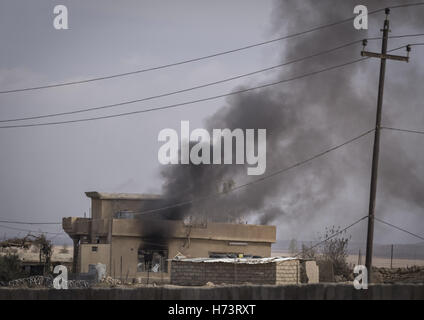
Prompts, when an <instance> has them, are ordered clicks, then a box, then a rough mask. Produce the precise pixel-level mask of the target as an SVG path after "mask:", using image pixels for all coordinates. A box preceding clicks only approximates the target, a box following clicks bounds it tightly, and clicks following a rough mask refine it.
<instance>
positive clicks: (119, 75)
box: [0, 2, 424, 94]
mask: <svg viewBox="0 0 424 320" xmlns="http://www.w3.org/2000/svg"><path fill="white" fill-rule="evenodd" d="M421 5H424V2H416V3H409V4H404V5H398V6H392V7H388V8H391V9H396V8H407V7H415V6H421ZM385 9H386V7H385V8H380V9H377V10H374V11H370V12H369V13H368V14H369V15H373V14H376V13H379V12H382V11H384V10H385ZM354 19H355V17H350V18H347V19H343V20H340V21H337V22H333V23H329V24H326V25H322V26H318V27H314V28H311V29H308V30H305V31H301V32H297V33H293V34H290V35H286V36H282V37H279V38H275V39H271V40H267V41H262V42H258V43H254V44H250V45H247V46H243V47H239V48H235V49H231V50H227V51H222V52H217V53H214V54H210V55H206V56H202V57H197V58H193V59H188V60H182V61H179V62H175V63H168V64H164V65H160V66H156V67H150V68H145V69H140V70H135V71H130V72H124V73H118V74H113V75H107V76H101V77H94V78H90V79H84V80H78V81H68V82H61V83H55V84H50V85H43V86H34V87H27V88H19V89H10V90H3V91H0V94H7V93H16V92H23V91H34V90H41V89H48V88H56V87H64V86H70V85H76V84H82V83H89V82H94V81H101V80H107V79H113V78H119V77H125V76H129V75H134V74H139V73H144V72H148V71H154V70H159V69H164V68H169V67H173V66H178V65H183V64H187V63H192V62H196V61H200V60H205V59H210V58H214V57H218V56H221V55H226V54H230V53H235V52H239V51H243V50H247V49H251V48H254V47H259V46H263V45H267V44H270V43H274V42H279V41H282V40H287V39H291V38H295V37H299V36H301V35H305V34H308V33H311V32H315V31H318V30H322V29H325V28H330V27H333V26H336V25H340V24H344V23H346V22H349V21H353V20H354Z"/></svg>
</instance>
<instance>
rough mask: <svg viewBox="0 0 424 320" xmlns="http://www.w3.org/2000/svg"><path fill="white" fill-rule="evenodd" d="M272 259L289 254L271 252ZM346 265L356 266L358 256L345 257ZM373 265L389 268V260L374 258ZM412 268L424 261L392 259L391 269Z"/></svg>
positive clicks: (363, 262) (363, 260)
mask: <svg viewBox="0 0 424 320" xmlns="http://www.w3.org/2000/svg"><path fill="white" fill-rule="evenodd" d="M271 255H272V256H273V257H275V256H284V257H288V256H290V254H288V253H287V252H280V251H273V252H272V254H271ZM347 261H348V263H351V264H353V265H357V264H358V255H349V256H348V257H347ZM372 262H373V265H374V266H376V267H379V268H381V267H385V268H390V259H387V258H379V257H374V258H373V261H372ZM362 264H365V256H362ZM412 266H424V260H419V259H393V268H406V267H412Z"/></svg>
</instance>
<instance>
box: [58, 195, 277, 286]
mask: <svg viewBox="0 0 424 320" xmlns="http://www.w3.org/2000/svg"><path fill="white" fill-rule="evenodd" d="M86 195H87V196H88V197H89V198H90V199H91V216H90V217H88V218H79V217H67V218H63V222H62V225H63V229H64V231H65V232H66V233H67V234H68V235H69V236H70V237H71V238H72V240H73V243H74V260H73V271H74V272H77V273H85V272H88V271H89V270H90V268H92V266H93V265H96V264H97V263H101V264H104V265H106V274H107V275H109V276H111V277H113V278H120V279H123V280H131V279H143V278H151V279H154V278H158V279H162V280H165V281H166V280H169V279H170V271H171V263H170V261H171V260H172V259H174V258H175V257H178V256H184V257H187V258H197V257H202V258H226V257H231V258H241V257H252V258H263V257H270V256H271V245H272V243H274V242H275V240H276V227H275V226H265V225H249V224H245V223H244V224H243V223H222V222H219V223H218V222H210V221H193V220H192V219H190V218H186V219H185V220H171V219H167V218H163V217H161V216H160V215H159V214H158V212H157V211H155V208H161V206H163V203H164V201H163V199H162V198H161V197H160V196H158V195H145V194H121V193H120V194H112V193H100V192H87V193H86ZM143 213H146V214H143Z"/></svg>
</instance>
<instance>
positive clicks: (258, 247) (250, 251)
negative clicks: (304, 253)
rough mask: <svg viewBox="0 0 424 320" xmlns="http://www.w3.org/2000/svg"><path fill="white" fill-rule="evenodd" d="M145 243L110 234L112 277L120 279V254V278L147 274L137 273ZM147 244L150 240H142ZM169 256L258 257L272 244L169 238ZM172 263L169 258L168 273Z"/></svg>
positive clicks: (265, 254)
mask: <svg viewBox="0 0 424 320" xmlns="http://www.w3.org/2000/svg"><path fill="white" fill-rule="evenodd" d="M143 243H145V241H143V240H142V239H141V238H137V237H113V239H112V248H111V251H112V255H111V259H110V261H109V262H108V265H110V266H111V267H110V271H111V273H110V274H109V271H108V274H109V275H111V276H112V277H113V276H114V277H116V278H121V257H122V277H123V278H124V279H125V278H126V277H127V273H128V278H129V279H132V278H138V277H146V273H141V272H137V263H138V249H139V247H140V246H141V245H142V244H143ZM145 244H149V243H145ZM165 249H167V250H168V259H172V258H174V257H175V256H176V255H177V254H178V253H181V254H182V255H185V256H187V257H209V254H210V253H213V252H221V253H233V252H234V253H242V254H244V255H255V256H261V257H269V256H270V255H271V244H267V243H254V242H252V243H248V245H247V246H230V245H229V242H228V241H222V240H206V239H192V240H191V241H190V242H188V241H187V240H186V239H172V240H170V241H169V243H168V247H165ZM170 267H171V262H170V261H168V274H165V277H169V271H170ZM149 276H150V277H151V278H155V277H162V276H164V275H159V274H154V273H150V275H149Z"/></svg>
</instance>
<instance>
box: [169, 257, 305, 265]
mask: <svg viewBox="0 0 424 320" xmlns="http://www.w3.org/2000/svg"><path fill="white" fill-rule="evenodd" d="M174 260H175V261H183V262H206V263H214V262H221V263H241V264H262V263H272V262H281V261H288V260H299V258H292V257H270V258H236V259H232V258H182V257H176V258H175V259H174Z"/></svg>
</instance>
